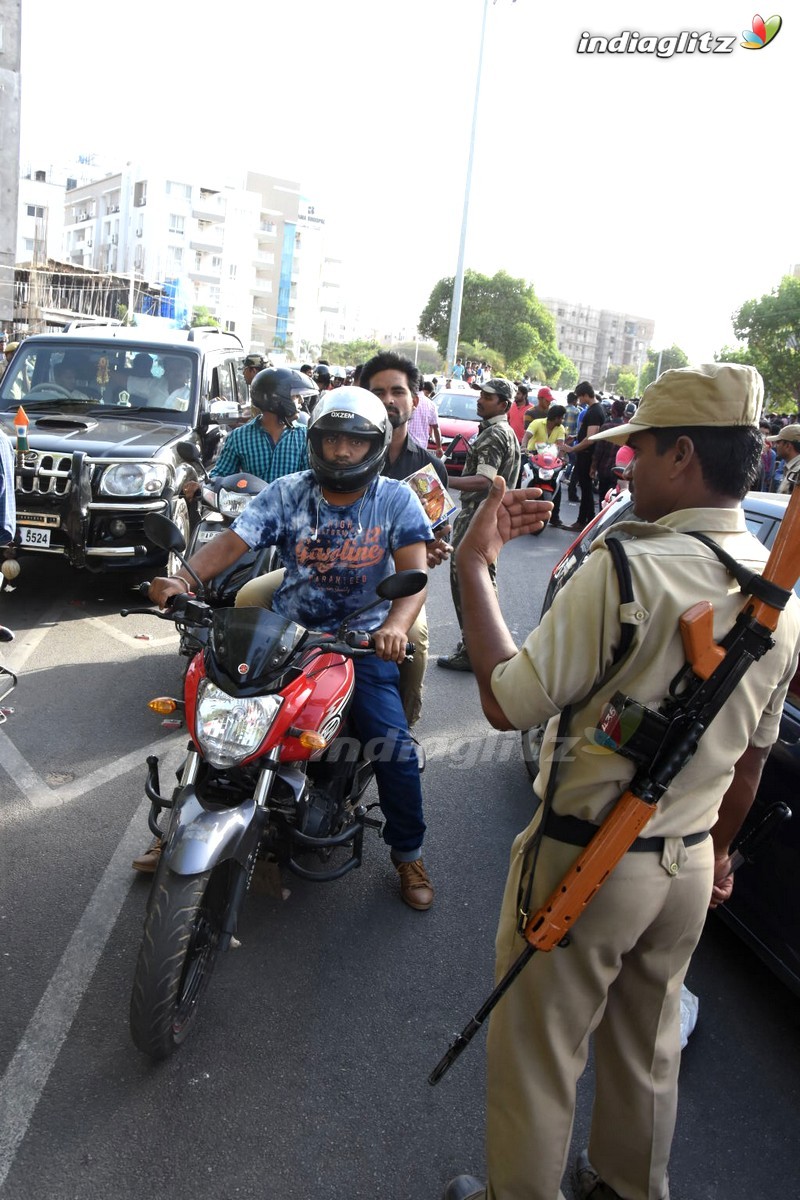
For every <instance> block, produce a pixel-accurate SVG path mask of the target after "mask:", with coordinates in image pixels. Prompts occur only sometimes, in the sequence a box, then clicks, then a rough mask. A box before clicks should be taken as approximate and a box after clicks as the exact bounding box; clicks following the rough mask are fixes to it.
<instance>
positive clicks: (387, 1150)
mask: <svg viewBox="0 0 800 1200" xmlns="http://www.w3.org/2000/svg"><path fill="white" fill-rule="evenodd" d="M565 507H566V513H567V516H569V512H570V509H569V507H567V506H565ZM567 542H568V535H567V534H564V533H563V532H557V531H553V530H551V531H548V532H547V533H546V534H545V535H544V536H543V537H542V538H538V539H525V540H524V541H522V540H520V541H518V542H516V543H514V544H513V545H512V546H511V547H509V548H508V549H507V551H506V552H505V557H504V561H503V564H502V568H501V592H502V597H503V602H504V607H505V609H506V611H507V614H508V617H509V622H510V624H511V626H512V629H513V630H514V631H515V633H516V634H517V635H518V636H519V637H522V636H523V635H524V633H525V632H527V630H528V628H529V627H530V626H531V625H532V624H533V623H534V622H535V620H536V616H537V614H538V610H539V604H540V599H541V593H542V591H543V588H544V584H545V581H546V578H547V574H548V572H549V569H550V566H551V565H552V562H553V561H554V559H555V557H556V556H557V554H558V552H559V551H560V550H561V549H563V548H564V547H565V546H566V544H567ZM126 599H128V597H127V596H126V595H125V593H124V592H123V590H122V588H121V586H120V585H114V584H113V583H112V582H109V581H107V580H104V579H101V578H97V577H95V578H91V577H89V578H86V577H77V576H75V575H70V574H69V573H68V572H66V571H65V570H64V569H62V568H61V567H60V566H59V565H58V564H55V563H52V562H50V561H48V562H40V563H26V565H25V567H24V571H23V574H22V576H21V577H20V580H19V587H18V588H17V590H16V591H15V592H14V593H13V595H8V594H6V593H4V594H3V595H2V597H0V620H2V621H3V622H5V623H7V624H10V625H11V626H13V627H14V628H16V629H17V631H18V635H19V636H18V641H17V642H16V643H15V645H14V647H13V653H12V655H11V661H12V663H13V664H14V665H16V666H18V667H19V670H20V686H19V689H18V691H17V692H16V693H15V694H14V697H13V699H12V701H11V703H13V707H14V709H15V711H14V713H13V715H12V716H11V717H10V718H9V721H8V723H7V724H5V725H4V726H2V728H0V788H2V799H0V838H1V840H0V847H1V848H0V867H1V868H2V870H1V872H0V939H1V940H2V947H1V948H0V953H1V954H2V958H1V960H0V1012H2V1021H0V1072H3V1074H2V1078H1V1079H0V1200H41V1198H43V1197H48V1198H52V1200H71V1198H72V1197H81V1200H95V1198H97V1200H100V1198H102V1200H107V1198H108V1197H112V1196H113V1197H115V1198H120V1200H128V1198H129V1197H130V1198H131V1200H132V1198H133V1197H136V1198H137V1200H140V1198H141V1197H142V1196H143V1195H147V1196H154V1197H160V1196H167V1195H169V1196H170V1197H172V1198H173V1200H189V1198H190V1197H191V1198H192V1200H194V1198H197V1197H200V1198H204V1197H213V1198H214V1200H217V1198H222V1200H228V1198H231V1200H232V1198H234V1197H244V1198H250V1197H264V1198H267V1200H272V1198H278V1197H280V1198H281V1200H307V1198H308V1197H310V1196H314V1195H323V1196H325V1197H328V1198H330V1200H352V1198H354V1197H364V1198H365V1200H366V1198H370V1200H412V1198H413V1200H428V1198H433V1197H438V1196H439V1194H440V1192H441V1188H442V1185H443V1183H444V1182H445V1181H446V1180H447V1179H448V1178H449V1177H450V1176H451V1175H452V1174H455V1173H457V1172H459V1171H462V1170H471V1171H473V1172H475V1173H478V1174H480V1173H481V1171H482V1169H483V1149H482V1128H483V1044H484V1039H483V1036H482V1035H479V1036H478V1037H477V1038H476V1040H475V1042H474V1043H473V1045H472V1047H471V1048H470V1049H469V1051H467V1053H466V1054H464V1055H463V1056H462V1058H461V1059H460V1061H459V1062H458V1064H457V1065H456V1066H455V1067H454V1068H453V1070H452V1071H451V1072H450V1074H449V1075H448V1076H447V1077H446V1078H445V1080H443V1081H442V1083H441V1084H440V1085H439V1086H438V1087H437V1088H435V1089H431V1088H430V1087H429V1086H428V1085H427V1083H426V1077H427V1074H428V1072H429V1071H430V1069H431V1067H432V1066H433V1064H434V1063H435V1062H436V1061H437V1059H438V1058H439V1056H440V1054H441V1053H442V1051H443V1050H444V1048H445V1046H446V1045H447V1043H448V1041H449V1039H450V1036H451V1034H452V1032H454V1031H455V1030H456V1029H458V1028H460V1027H461V1026H462V1025H463V1024H464V1022H465V1020H466V1019H467V1018H468V1017H469V1016H470V1015H471V1013H472V1012H474V1010H475V1009H476V1008H477V1006H478V1004H479V1003H480V1002H481V1000H482V999H483V997H484V996H485V994H486V993H487V991H488V990H489V988H490V986H491V958H492V939H493V933H494V924H495V919H496V914H497V910H498V905H499V897H500V892H501V888H502V882H503V878H504V873H505V863H506V858H507V852H508V847H509V845H510V842H511V840H512V837H513V835H514V834H515V833H516V832H517V831H518V829H520V828H521V827H522V826H523V824H525V823H526V821H527V817H528V813H529V811H530V791H529V788H528V784H527V777H526V775H525V771H524V768H523V766H522V764H521V761H520V758H519V752H518V742H517V738H516V736H514V735H511V734H496V733H493V732H491V731H490V730H488V729H487V727H486V725H485V722H484V721H483V719H482V717H481V715H480V712H479V709H478V705H477V700H476V694H475V687H474V682H473V680H472V679H471V677H469V676H463V675H457V676H453V675H451V674H449V673H445V672H443V671H440V670H437V668H436V667H435V666H432V667H431V668H430V672H429V684H428V688H427V693H426V708H425V715H424V717H423V722H422V725H421V730H420V732H421V736H422V737H423V739H424V740H425V742H426V744H427V747H428V751H429V765H428V768H427V771H426V774H425V794H426V808H427V817H428V823H429V836H428V842H427V849H426V861H427V862H428V864H429V867H430V869H431V872H432V874H433V877H434V880H435V883H436V885H437V889H438V894H437V901H436V905H435V906H434V908H433V909H432V910H431V911H430V912H429V913H425V914H419V913H414V912H412V911H411V910H408V909H406V908H405V907H404V906H402V905H401V904H400V902H399V901H398V899H397V895H396V884H395V879H394V873H393V871H392V869H391V867H390V865H389V863H388V856H387V853H386V850H385V848H384V847H383V845H382V844H381V843H379V842H378V841H377V839H375V838H374V836H373V837H370V838H369V839H368V842H367V846H366V857H365V862H364V865H363V867H362V869H361V870H360V871H359V872H356V873H354V874H351V875H349V876H347V877H346V878H345V879H344V880H341V881H339V882H338V883H334V884H330V885H326V886H323V885H313V884H307V883H304V882H303V881H301V880H297V879H294V878H289V879H288V880H287V881H286V882H287V886H288V888H289V889H290V895H289V897H288V899H286V900H285V901H278V900H275V899H273V898H271V897H268V896H264V895H253V896H251V897H250V899H249V902H248V906H247V909H246V912H245V916H244V921H243V927H242V930H241V940H242V946H241V948H240V949H238V950H236V951H234V952H232V953H231V954H229V955H228V956H227V957H226V959H225V960H224V961H223V962H222V963H221V964H220V967H219V969H218V973H217V975H216V976H215V978H214V980H213V982H212V986H211V989H210V991H209V993H208V996H207V999H206V1002H205V1011H204V1013H203V1017H202V1020H201V1023H200V1025H199V1026H198V1027H197V1029H196V1031H195V1032H194V1033H193V1035H192V1038H191V1039H190V1041H189V1042H188V1043H187V1045H186V1046H185V1047H184V1048H183V1050H182V1051H181V1052H180V1053H179V1054H178V1055H176V1056H175V1057H174V1058H173V1059H172V1060H171V1061H170V1062H168V1063H166V1064H164V1065H161V1066H158V1067H154V1066H152V1065H151V1064H150V1063H149V1062H147V1061H145V1060H144V1059H142V1058H141V1056H140V1055H139V1054H138V1053H137V1052H136V1050H135V1049H134V1048H133V1046H132V1044H131V1042H130V1040H129V1037H128V1032H127V1007H128V998H129V990H130V982H131V973H132V969H133V963H134V961H135V956H136V950H137V945H138V939H139V935H140V928H141V920H142V914H143V907H144V903H145V898H146V894H147V885H146V883H145V882H144V881H143V880H141V879H139V878H135V877H134V876H133V874H132V872H131V871H130V869H129V863H130V859H131V857H132V856H133V854H134V853H135V852H136V851H137V850H138V849H139V848H140V847H141V845H142V844H143V842H144V840H145V838H146V832H145V809H144V807H143V789H142V780H143V771H142V765H143V762H144V759H145V757H146V755H147V754H148V753H150V752H152V750H153V747H155V748H156V749H155V752H156V753H159V754H161V755H162V756H163V758H164V760H165V762H167V763H168V764H171V765H172V766H174V765H175V764H176V763H177V761H178V759H179V756H180V750H181V747H182V744H183V742H184V740H185V733H183V732H182V731H178V732H176V731H175V730H173V729H170V728H165V727H163V726H162V724H161V719H160V718H158V717H156V716H154V715H153V714H152V713H151V712H150V711H149V710H148V709H147V708H146V701H147V699H149V698H150V697H151V696H153V695H157V694H163V693H168V692H170V691H172V690H174V688H175V687H176V686H177V681H178V676H179V668H178V663H177V659H176V656H175V646H176V642H175V638H174V636H173V634H172V631H171V628H170V627H169V626H168V625H166V624H161V623H159V622H155V621H152V622H150V621H148V620H146V619H145V618H131V619H129V620H128V621H125V620H123V619H122V618H121V617H120V616H119V609H120V608H121V607H122V606H123V604H124V603H125V601H126ZM429 615H430V618H431V624H432V629H433V636H432V642H433V651H434V653H440V652H442V651H446V650H448V649H449V648H450V647H451V644H452V643H453V641H454V638H455V634H456V629H455V624H454V619H453V614H452V608H451V605H450V600H449V592H448V587H447V577H446V575H445V574H444V573H443V572H442V571H441V570H439V571H437V572H436V573H435V575H434V577H433V581H432V587H431V598H430V601H429ZM145 638H146V639H147V640H144V639H145ZM7 657H8V656H7ZM744 869H746V868H744ZM529 969H532V968H529ZM690 984H691V985H692V987H693V989H694V990H695V991H696V992H698V993H699V994H700V997H701V1009H700V1021H699V1024H698V1028H697V1031H696V1033H695V1034H694V1036H693V1039H692V1042H691V1043H690V1046H689V1048H688V1050H687V1051H686V1054H685V1061H684V1067H683V1077H682V1106H681V1113H680V1123H679V1128H678V1134H677V1138H676V1144H675V1153H674V1156H673V1179H672V1185H673V1186H672V1194H673V1200H752V1197H754V1196H758V1197H760V1196H767V1195H772V1194H779V1195H791V1196H794V1195H796V1194H797V1191H798V1189H797V1185H796V1182H795V1147H794V1132H795V1129H796V1127H797V1124H798V1118H800V1084H798V1080H800V1047H799V1046H798V1008H797V1001H796V1000H795V999H794V998H793V997H792V996H790V995H789V993H788V992H786V991H785V990H784V989H783V988H782V987H781V986H780V985H779V984H778V983H777V982H776V981H774V980H773V978H772V977H771V976H770V975H769V974H768V973H767V972H766V971H765V970H764V969H763V968H762V967H761V966H760V964H759V963H758V962H757V961H756V960H755V959H754V958H753V957H752V956H751V955H750V953H749V952H748V951H747V950H745V949H743V948H742V947H741V946H740V945H739V944H738V943H737V942H736V941H735V939H733V938H732V936H731V935H730V934H729V933H728V931H727V930H726V929H725V928H723V927H722V926H721V925H720V924H719V923H718V922H716V921H712V922H711V924H710V927H709V929H708V931H707V933H706V934H705V935H704V939H703V943H702V945H701V948H700V950H699V952H698V954H697V955H696V957H695V962H694V964H693V966H692V973H691V976H690ZM588 1082H589V1081H588V1080H587V1084H588ZM588 1092H589V1088H588V1086H587V1087H584V1088H583V1089H582V1092H581V1100H580V1108H579V1114H578V1122H577V1128H576V1135H575V1142H576V1146H580V1145H582V1144H583V1141H584V1139H585V1134H586V1128H587V1118H588V1103H589V1096H588Z"/></svg>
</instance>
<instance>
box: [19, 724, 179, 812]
mask: <svg viewBox="0 0 800 1200" xmlns="http://www.w3.org/2000/svg"><path fill="white" fill-rule="evenodd" d="M186 736H187V735H186V731H185V730H183V729H182V730H180V732H179V733H173V734H169V735H168V736H167V737H164V738H160V739H159V740H158V741H157V742H151V744H150V745H149V746H139V747H138V749H136V750H131V751H130V752H129V753H128V754H126V755H125V757H124V758H118V759H116V760H115V761H114V762H111V763H108V764H107V765H106V766H104V767H98V768H97V770H96V771H92V773H91V775H86V776H85V777H83V778H81V779H74V780H72V782H71V783H68V784H64V785H63V786H62V787H59V788H51V787H50V786H49V785H48V784H46V783H45V781H44V780H43V779H42V778H41V776H40V775H37V773H36V771H35V770H34V769H33V767H32V766H31V764H30V763H29V762H28V760H27V759H26V758H24V757H23V755H22V754H20V752H19V750H17V748H16V746H15V745H14V743H13V742H12V741H11V738H10V737H9V736H8V734H6V733H4V732H3V730H2V729H0V767H2V769H3V770H4V771H5V772H6V774H7V775H8V776H9V778H10V779H12V780H13V781H14V783H15V784H16V786H17V787H18V788H19V790H20V791H21V792H22V794H23V796H24V797H25V800H26V801H27V806H28V808H29V809H37V810H38V809H43V808H60V807H61V806H62V805H64V804H69V803H70V802H71V801H73V800H80V799H82V798H83V797H84V796H86V795H87V794H88V793H89V792H92V791H94V790H95V788H99V787H102V786H103V784H106V783H110V782H111V780H112V779H116V778H117V777H118V776H119V775H124V774H125V773H126V772H127V771H132V770H134V768H135V767H141V769H142V787H144V772H145V762H146V760H147V756H148V755H149V754H158V755H164V754H165V753H167V751H169V750H172V749H173V748H174V747H177V746H179V745H180V743H182V742H183V741H184V740H185V739H186ZM19 813H20V810H19V808H16V809H9V810H6V811H5V812H4V811H3V810H2V809H0V828H1V827H2V826H3V825H4V824H9V823H11V822H12V821H13V820H14V818H15V816H16V817H18V816H19Z"/></svg>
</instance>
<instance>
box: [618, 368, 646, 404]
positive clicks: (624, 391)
mask: <svg viewBox="0 0 800 1200" xmlns="http://www.w3.org/2000/svg"><path fill="white" fill-rule="evenodd" d="M639 386H640V387H641V380H640V381H639ZM614 390H615V391H616V393H617V395H618V396H626V397H627V398H628V399H629V400H630V398H631V396H635V395H636V372H635V371H628V370H626V369H625V368H624V367H623V368H622V370H621V371H620V373H619V375H618V376H617V382H616V383H615V384H614Z"/></svg>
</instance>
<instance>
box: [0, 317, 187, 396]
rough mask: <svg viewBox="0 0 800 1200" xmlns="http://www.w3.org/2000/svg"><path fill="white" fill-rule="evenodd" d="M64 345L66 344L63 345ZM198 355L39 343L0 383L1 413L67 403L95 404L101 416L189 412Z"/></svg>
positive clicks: (148, 346) (158, 348)
mask: <svg viewBox="0 0 800 1200" xmlns="http://www.w3.org/2000/svg"><path fill="white" fill-rule="evenodd" d="M65 343H66V344H65ZM195 363H196V357H195V355H192V354H186V353H182V352H181V351H180V350H179V349H176V350H174V351H173V350H169V351H165V350H164V349H163V348H162V347H161V346H153V345H151V344H148V343H139V344H135V345H132V346H131V345H128V346H124V347H123V346H120V344H119V343H118V342H116V341H114V342H112V341H109V342H106V343H104V342H101V341H98V342H85V341H81V342H80V343H77V342H73V343H70V342H69V340H68V338H67V337H65V336H63V335H62V337H61V338H60V339H59V341H58V342H49V341H48V342H42V343H35V344H34V345H33V346H31V348H30V349H29V350H28V351H27V353H26V354H25V356H24V358H23V359H22V360H21V362H18V364H17V366H16V368H15V370H14V372H13V374H12V373H11V372H9V371H6V373H5V375H4V376H3V378H2V380H1V381H0V410H3V411H6V412H8V411H16V409H17V407H18V406H19V405H20V403H24V404H25V407H26V411H27V410H29V409H32V410H34V411H35V410H36V409H37V408H42V409H45V408H49V409H51V410H52V408H53V404H54V402H57V406H58V407H60V406H62V405H65V404H68V403H70V402H71V403H74V404H77V403H83V404H88V405H90V406H92V409H93V413H96V414H97V415H98V416H102V415H103V414H104V413H105V412H107V411H108V410H110V409H119V408H125V409H129V410H130V411H131V412H133V411H134V410H137V409H146V408H174V409H177V410H178V411H186V410H187V409H188V408H189V402H190V398H191V395H192V394H193V387H194V383H193V381H194V372H195Z"/></svg>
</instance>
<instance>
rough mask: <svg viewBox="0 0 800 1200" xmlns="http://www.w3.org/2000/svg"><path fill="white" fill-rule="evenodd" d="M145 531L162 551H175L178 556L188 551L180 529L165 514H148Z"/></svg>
mask: <svg viewBox="0 0 800 1200" xmlns="http://www.w3.org/2000/svg"><path fill="white" fill-rule="evenodd" d="M144 531H145V533H146V535H147V537H148V538H149V539H150V541H151V542H154V543H155V545H156V546H158V547H159V549H161V550H173V551H175V553H176V554H183V552H184V550H185V549H186V542H185V541H184V537H183V534H182V533H181V531H180V529H178V526H177V525H176V524H175V522H174V521H170V519H169V517H165V516H164V514H163V513H147V514H146V515H145V518H144Z"/></svg>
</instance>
